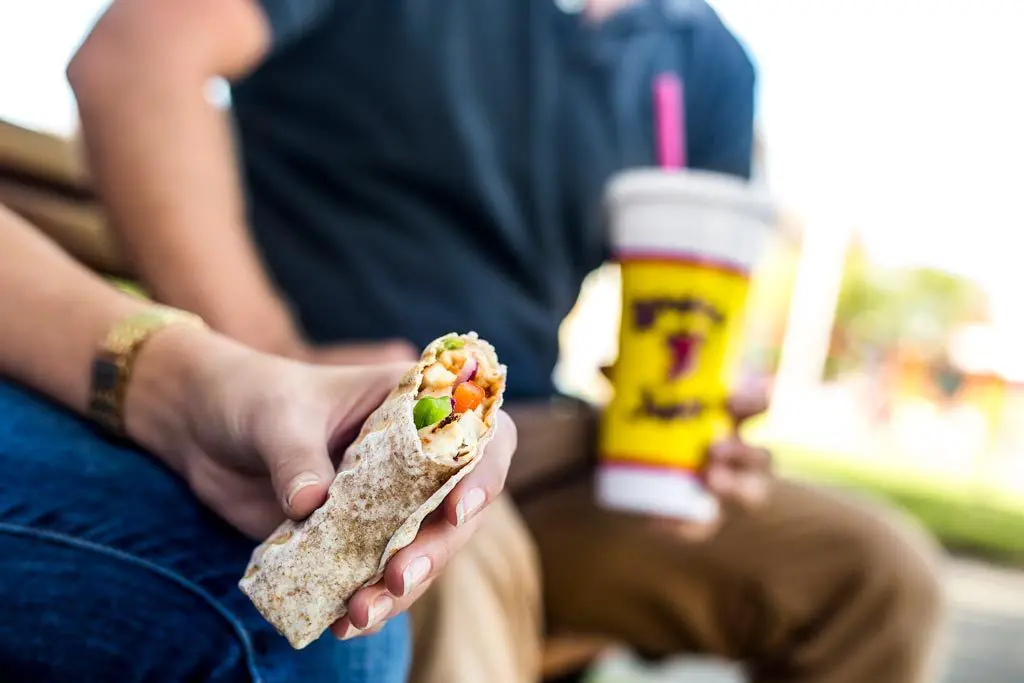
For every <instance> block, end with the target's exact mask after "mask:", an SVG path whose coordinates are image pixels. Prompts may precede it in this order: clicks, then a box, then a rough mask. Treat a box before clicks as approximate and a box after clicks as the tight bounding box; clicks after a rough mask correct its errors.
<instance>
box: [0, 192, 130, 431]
mask: <svg viewBox="0 0 1024 683" xmlns="http://www.w3.org/2000/svg"><path fill="white" fill-rule="evenodd" d="M0 292H3V293H4V294H3V296H0V330H2V339H0V374H3V375H5V376H7V377H12V378H14V379H15V380H18V381H19V382H21V383H23V384H26V385H28V386H30V387H33V388H35V389H37V390H39V391H41V392H43V393H45V394H47V395H48V396H50V397H52V398H53V399H55V400H57V401H59V402H60V403H63V404H64V405H66V406H68V407H70V408H72V409H74V410H75V411H77V412H84V410H85V407H86V401H87V396H88V390H89V369H90V366H91V362H92V358H93V356H94V355H95V353H96V350H97V349H98V348H99V344H100V342H102V340H103V337H104V335H105V334H106V332H107V330H109V329H110V328H111V327H112V326H113V325H114V323H116V322H117V321H118V320H121V319H123V318H125V317H127V316H129V315H131V314H132V313H133V312H137V311H139V310H142V309H143V308H144V307H145V304H144V303H143V302H141V301H137V300H135V299H133V298H131V297H129V296H127V295H125V294H122V293H121V292H119V291H117V290H116V289H114V288H112V287H110V286H109V285H107V284H106V283H105V282H104V281H103V280H101V279H100V278H98V277H96V276H95V275H93V274H92V273H90V272H88V271H86V270H85V269H84V268H82V267H81V266H79V265H78V264H77V263H75V262H74V261H73V260H72V259H71V258H70V257H69V256H68V255H67V254H65V253H64V252H63V251H61V250H60V249H59V248H58V247H57V246H56V245H55V244H53V243H52V242H50V241H49V240H48V239H47V238H45V237H44V236H43V235H42V233H40V232H38V231H37V230H35V229H34V228H33V227H31V226H29V225H28V224H26V223H25V222H24V221H22V220H21V219H20V218H18V217H17V216H15V215H14V214H13V213H10V212H9V211H7V210H6V209H4V208H3V207H0Z"/></svg>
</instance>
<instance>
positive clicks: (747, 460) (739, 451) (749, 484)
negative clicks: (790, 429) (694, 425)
mask: <svg viewBox="0 0 1024 683" xmlns="http://www.w3.org/2000/svg"><path fill="white" fill-rule="evenodd" d="M726 407H727V409H728V411H729V416H730V418H731V419H732V431H731V432H730V434H729V435H728V436H727V437H726V438H724V439H721V440H719V441H716V442H714V443H713V444H711V446H710V447H709V448H708V452H707V457H706V459H705V461H704V467H703V470H702V472H701V475H702V477H703V479H704V484H705V486H707V488H708V490H709V491H711V493H713V494H715V496H716V497H717V498H718V499H719V500H720V501H721V502H723V503H731V504H736V505H740V506H742V507H747V508H752V507H757V506H759V505H761V504H763V503H764V501H765V500H766V499H767V497H768V493H769V490H770V487H771V474H772V457H771V453H770V452H769V451H768V449H766V448H762V447H760V446H753V445H751V444H748V443H747V442H746V441H744V440H743V437H742V435H741V433H740V429H741V427H742V426H743V423H744V422H745V421H746V420H748V419H750V418H751V417H754V416H756V415H760V414H761V413H763V412H764V411H765V409H766V408H767V407H768V399H767V396H765V395H764V393H763V392H760V391H741V392H737V393H735V394H733V395H732V396H731V397H730V398H729V401H728V403H727V404H726Z"/></svg>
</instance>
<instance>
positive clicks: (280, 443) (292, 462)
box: [258, 414, 334, 519]
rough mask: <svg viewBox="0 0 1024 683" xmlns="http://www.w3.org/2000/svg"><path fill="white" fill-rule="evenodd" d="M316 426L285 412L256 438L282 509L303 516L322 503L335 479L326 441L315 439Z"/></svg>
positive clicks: (301, 517)
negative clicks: (260, 436)
mask: <svg viewBox="0 0 1024 683" xmlns="http://www.w3.org/2000/svg"><path fill="white" fill-rule="evenodd" d="M315 428H316V425H315V424H313V423H310V421H309V420H306V419H302V416H301V415H298V414H294V415H293V414H284V415H282V416H281V418H280V419H279V420H277V421H274V422H272V423H269V424H267V425H266V426H265V427H264V428H261V431H263V434H262V438H260V439H259V440H258V443H260V445H261V450H262V451H263V455H264V459H265V461H266V463H267V470H268V471H269V472H270V481H271V484H272V485H273V488H274V493H275V495H276V496H277V499H278V501H279V502H280V504H281V509H282V510H284V513H285V514H286V515H288V516H289V517H291V518H292V519H304V518H306V517H308V516H309V515H310V513H312V512H313V510H315V509H317V508H318V507H320V506H321V505H323V503H324V501H325V500H326V499H327V489H328V488H329V487H330V484H331V482H332V481H333V480H334V465H333V464H332V463H331V458H330V455H329V454H328V451H327V444H326V443H325V441H324V440H323V439H322V438H320V439H316V436H317V434H316V431H315Z"/></svg>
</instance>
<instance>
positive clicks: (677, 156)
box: [654, 72, 686, 169]
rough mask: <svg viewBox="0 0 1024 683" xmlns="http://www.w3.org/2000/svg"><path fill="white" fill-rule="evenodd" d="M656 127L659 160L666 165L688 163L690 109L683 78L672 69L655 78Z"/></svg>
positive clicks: (671, 166) (666, 166)
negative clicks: (687, 122)
mask: <svg viewBox="0 0 1024 683" xmlns="http://www.w3.org/2000/svg"><path fill="white" fill-rule="evenodd" d="M654 130H655V136H656V138H655V145H656V146H657V152H658V164H659V165H660V166H661V167H662V168H666V169H672V168H684V167H685V166H686V133H685V132H684V131H685V130H686V112H685V108H684V107H683V82H682V80H680V78H679V77H678V76H677V75H676V74H674V73H671V72H665V73H662V74H659V75H658V77H657V78H655V79H654Z"/></svg>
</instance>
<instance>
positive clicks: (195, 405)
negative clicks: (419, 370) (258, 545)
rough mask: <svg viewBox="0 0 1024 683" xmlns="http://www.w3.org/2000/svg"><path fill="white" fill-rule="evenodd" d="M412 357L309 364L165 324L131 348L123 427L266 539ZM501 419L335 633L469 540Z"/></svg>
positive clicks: (506, 428) (510, 447) (495, 461)
mask: <svg viewBox="0 0 1024 683" xmlns="http://www.w3.org/2000/svg"><path fill="white" fill-rule="evenodd" d="M410 365H411V364H410V363H408V362H401V363H391V364H386V365H365V366H349V367H323V366H315V365H310V364H306V363H301V362H297V361H293V360H290V359H286V358H281V357H278V356H272V355H267V354H263V353H259V352H256V351H253V350H251V349H248V348H246V347H243V346H241V345H239V344H236V343H234V342H231V341H229V340H227V339H226V338H224V337H221V336H219V335H215V334H213V333H210V332H207V331H196V330H192V329H185V328H179V329H173V328H172V329H168V330H165V331H163V332H161V333H160V334H158V335H155V336H154V338H153V339H151V340H150V341H149V342H147V344H146V346H145V347H143V349H142V351H141V352H140V356H139V358H138V360H137V362H136V365H135V368H134V370H133V376H132V382H131V384H130V385H129V393H128V396H127V401H128V402H127V404H126V418H127V420H128V422H127V427H128V430H129V434H130V435H131V436H132V437H133V438H134V439H135V440H136V441H138V442H139V443H140V444H141V445H143V446H145V447H147V448H149V449H150V450H152V451H154V452H155V453H156V454H157V455H158V456H159V457H161V458H162V459H163V460H165V462H167V463H168V464H169V465H170V466H171V467H172V468H174V469H175V470H176V471H177V472H178V473H179V474H181V475H182V476H183V477H184V478H185V480H186V481H187V482H188V483H189V485H190V487H191V488H192V490H193V492H194V493H195V494H196V496H197V497H198V498H199V499H200V500H202V501H203V503H205V504H206V505H207V506H208V507H210V508H211V509H212V510H213V511H214V512H216V513H217V514H218V515H220V516H221V517H223V518H224V519H225V520H226V521H228V522H229V523H230V524H232V525H233V526H235V527H236V528H238V529H239V530H240V531H242V532H243V533H245V534H247V535H248V536H250V537H252V538H255V539H263V538H266V536H268V535H269V534H270V533H271V532H273V530H274V529H275V528H276V527H277V525H278V524H280V523H281V522H282V521H283V520H284V519H285V517H286V516H288V517H291V518H293V519H302V518H304V517H306V516H308V515H309V514H310V513H311V512H312V511H313V510H315V509H316V508H317V507H319V506H320V505H322V504H323V502H324V501H325V500H326V497H327V491H328V488H329V486H330V484H331V482H332V481H333V480H334V476H335V471H336V467H337V463H338V458H339V457H340V456H341V454H342V452H343V450H344V448H345V446H347V445H348V443H349V442H350V441H351V440H352V438H353V437H354V436H355V434H356V433H357V431H358V429H359V428H360V427H361V426H362V423H363V421H364V420H365V418H366V416H367V415H368V414H369V413H370V412H371V411H372V410H373V409H375V408H376V407H377V406H378V405H379V404H380V402H381V401H382V400H383V399H384V397H385V396H386V395H387V394H388V392H389V391H391V389H393V388H394V387H395V385H396V384H397V383H398V381H399V379H400V378H401V376H402V374H403V373H404V372H405V371H407V370H408V369H409V367H410ZM498 421H499V423H500V424H498V426H497V432H496V434H495V437H494V440H493V441H492V442H491V443H490V444H489V445H488V447H487V449H486V452H485V453H484V454H483V455H482V457H481V461H480V462H479V463H478V464H477V467H476V469H475V470H474V471H473V472H472V473H471V474H470V475H469V476H467V477H466V478H465V479H464V480H463V481H462V482H460V484H459V485H458V486H457V487H456V488H455V490H454V491H453V492H452V493H451V494H450V495H449V496H448V497H447V498H446V499H445V501H444V503H443V505H442V507H441V509H439V510H438V512H437V513H436V514H435V515H433V516H431V517H430V518H428V519H427V521H425V522H424V524H423V526H422V528H421V530H420V532H419V534H418V535H417V537H416V539H415V540H414V541H413V543H412V544H411V545H409V546H408V547H406V548H405V549H403V550H402V551H400V552H399V553H398V554H397V555H396V556H395V557H394V558H393V559H392V560H391V562H390V563H389V564H388V566H387V568H386V572H385V576H384V579H383V580H382V581H381V582H380V583H379V584H377V585H375V586H371V587H368V588H365V589H363V590H361V591H359V592H357V593H356V595H355V596H354V597H353V598H352V600H351V601H350V603H349V609H350V613H349V616H348V617H346V618H345V619H343V620H341V622H339V623H338V624H336V625H335V627H334V631H335V633H336V634H338V635H339V636H350V635H354V634H356V631H354V630H353V628H352V627H353V625H355V626H356V627H357V628H359V629H369V628H370V624H371V622H376V623H380V622H381V621H382V620H383V619H385V618H387V617H389V616H391V615H393V614H397V613H398V612H400V611H402V610H405V609H407V608H408V607H409V605H411V604H412V602H413V601H414V600H415V599H416V598H418V597H419V596H420V595H421V594H422V592H423V591H424V590H425V588H426V585H427V584H428V583H429V581H430V580H431V579H432V578H433V577H434V576H436V575H437V574H438V573H439V572H440V571H441V570H442V569H443V568H444V565H445V564H446V563H447V562H448V560H449V559H450V558H451V557H452V555H454V553H455V552H457V550H458V549H459V548H460V547H461V546H462V545H463V544H464V543H465V542H466V541H467V540H468V539H469V538H470V536H471V535H472V534H473V532H474V530H475V529H476V526H477V514H478V513H479V512H480V511H481V510H482V509H483V508H484V507H485V506H486V505H487V504H488V503H489V502H490V501H492V500H494V499H495V497H496V496H497V495H498V494H499V493H500V492H501V490H502V489H503V487H504V482H505V475H506V473H507V472H508V468H509V465H510V463H511V458H512V453H513V451H514V450H515V446H516V431H515V426H514V425H513V424H512V421H511V420H510V419H509V418H508V416H507V415H505V414H504V413H499V415H498ZM382 599H383V600H382ZM388 602H390V604H388ZM382 607H387V609H386V610H383V609H382ZM371 617H372V618H371Z"/></svg>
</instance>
